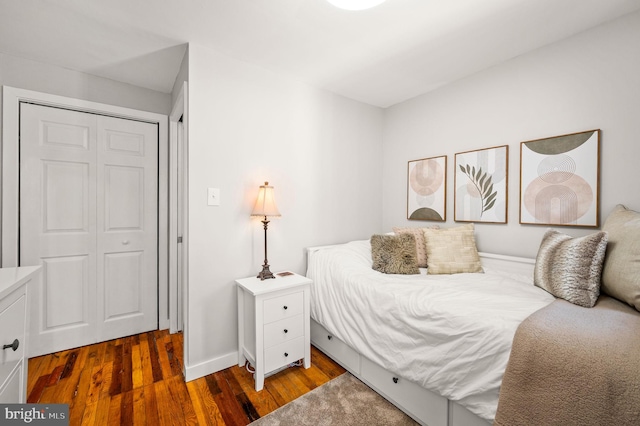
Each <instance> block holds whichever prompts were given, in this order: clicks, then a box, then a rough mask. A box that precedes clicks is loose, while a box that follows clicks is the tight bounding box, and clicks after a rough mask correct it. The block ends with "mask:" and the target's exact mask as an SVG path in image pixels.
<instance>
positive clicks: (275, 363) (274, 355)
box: [264, 337, 304, 373]
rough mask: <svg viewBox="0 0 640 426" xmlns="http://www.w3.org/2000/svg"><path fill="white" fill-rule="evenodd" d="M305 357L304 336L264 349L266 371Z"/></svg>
mask: <svg viewBox="0 0 640 426" xmlns="http://www.w3.org/2000/svg"><path fill="white" fill-rule="evenodd" d="M300 358H304V337H298V338H296V339H294V340H289V341H287V342H284V343H280V344H279V345H276V346H272V347H271V348H268V349H265V350H264V371H265V372H266V373H268V372H270V371H273V370H275V369H277V368H280V367H283V366H285V365H287V364H290V363H292V362H296V361H298V360H299V359H300Z"/></svg>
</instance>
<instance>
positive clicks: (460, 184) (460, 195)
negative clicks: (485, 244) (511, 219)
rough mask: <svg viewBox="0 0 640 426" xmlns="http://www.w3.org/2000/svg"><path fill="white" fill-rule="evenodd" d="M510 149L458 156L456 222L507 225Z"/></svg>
mask: <svg viewBox="0 0 640 426" xmlns="http://www.w3.org/2000/svg"><path fill="white" fill-rule="evenodd" d="M508 183H509V146H507V145H501V146H495V147H491V148H484V149H477V150H473V151H465V152H459V153H456V154H455V174H454V190H455V194H454V207H453V210H454V220H455V221H456V222H484V223H507V220H508V216H507V212H508V204H509V203H508V188H509V185H508Z"/></svg>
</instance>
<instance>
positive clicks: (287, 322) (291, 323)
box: [264, 315, 304, 348]
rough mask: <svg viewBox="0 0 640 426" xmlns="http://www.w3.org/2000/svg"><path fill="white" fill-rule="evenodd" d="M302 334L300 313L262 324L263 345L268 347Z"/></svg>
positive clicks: (302, 323) (302, 319) (302, 326)
mask: <svg viewBox="0 0 640 426" xmlns="http://www.w3.org/2000/svg"><path fill="white" fill-rule="evenodd" d="M302 335H304V318H303V316H302V315H296V316H295V317H291V318H285V319H282V320H280V321H275V322H272V323H269V324H266V325H265V326H264V347H265V348H270V347H271V346H275V345H278V344H280V343H284V342H286V341H287V340H292V339H295V338H296V337H300V336H302Z"/></svg>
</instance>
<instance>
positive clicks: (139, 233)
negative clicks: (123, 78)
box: [20, 103, 158, 356]
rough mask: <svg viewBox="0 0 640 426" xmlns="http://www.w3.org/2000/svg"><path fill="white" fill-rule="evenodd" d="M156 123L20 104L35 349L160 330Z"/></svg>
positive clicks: (25, 257) (23, 243)
mask: <svg viewBox="0 0 640 426" xmlns="http://www.w3.org/2000/svg"><path fill="white" fill-rule="evenodd" d="M157 132H158V129H157V125H155V124H150V123H144V122H139V121H132V120H126V119H119V118H112V117H107V116H103V115H99V114H90V113H85V112H78V111H71V110H67V109H60V108H54V107H47V106H41V105H33V104H26V103H23V104H21V106H20V264H21V265H38V264H39V265H42V266H43V269H42V273H41V274H40V279H39V280H38V281H37V283H36V285H35V286H34V287H35V288H33V289H32V290H31V295H32V296H31V297H32V303H31V325H30V331H31V332H30V349H31V350H30V354H29V356H36V355H41V354H45V353H51V352H55V351H59V350H64V349H69V348H73V347H77V346H83V345H87V344H91V343H95V342H98V341H104V340H109V339H113V338H116V337H122V336H127V335H131V334H136V333H141V332H144V331H149V330H153V329H156V328H157V324H158V323H157V321H158V319H157V317H158V314H157V309H158V302H157V298H158V289H157V284H158V272H157V192H158V189H157V188H158V164H157V158H158V157H157V155H158V154H157V147H158V145H157V143H158V133H157Z"/></svg>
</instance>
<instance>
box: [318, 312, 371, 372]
mask: <svg viewBox="0 0 640 426" xmlns="http://www.w3.org/2000/svg"><path fill="white" fill-rule="evenodd" d="M311 343H312V344H313V345H314V346H315V347H317V348H318V349H320V350H322V351H323V352H326V353H327V354H330V356H331V358H333V359H334V360H335V361H336V362H338V363H339V364H340V365H342V366H343V367H344V368H346V369H347V370H349V371H351V372H352V373H354V374H356V375H358V374H360V354H359V353H358V352H356V351H354V350H353V349H351V348H350V347H349V346H347V344H346V343H344V342H343V341H342V340H340V339H338V338H337V337H335V336H333V335H332V334H331V333H329V332H328V331H327V330H326V329H325V328H324V327H323V326H321V325H320V324H318V323H317V322H315V321H311Z"/></svg>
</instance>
